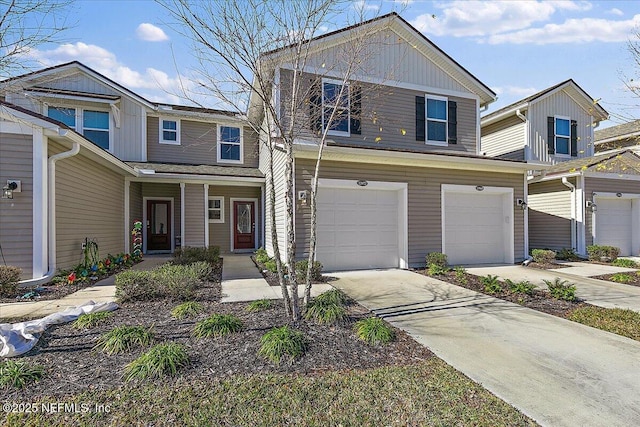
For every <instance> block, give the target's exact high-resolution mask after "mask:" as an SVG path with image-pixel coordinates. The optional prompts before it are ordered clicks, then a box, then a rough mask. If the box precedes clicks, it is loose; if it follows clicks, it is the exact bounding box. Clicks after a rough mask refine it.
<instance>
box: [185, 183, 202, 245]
mask: <svg viewBox="0 0 640 427" xmlns="http://www.w3.org/2000/svg"><path fill="white" fill-rule="evenodd" d="M204 210H205V204H204V186H203V185H200V184H187V185H185V187H184V228H185V230H184V245H185V246H197V247H203V246H204V218H205V214H204Z"/></svg>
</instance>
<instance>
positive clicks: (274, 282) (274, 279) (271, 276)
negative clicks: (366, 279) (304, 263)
mask: <svg viewBox="0 0 640 427" xmlns="http://www.w3.org/2000/svg"><path fill="white" fill-rule="evenodd" d="M251 260H252V261H253V263H254V264H255V265H256V268H257V269H258V270H260V273H262V277H264V280H266V281H267V283H268V284H269V286H278V287H280V279H278V273H272V272H270V271H269V270H267V269H266V267H265V266H264V264H261V263H259V262H258V261H257V260H256V257H255V256H253V255H252V256H251ZM332 280H334V278H333V277H331V276H324V275H323V276H322V278H321V279H320V280H312V281H311V283H312V284H314V285H315V284H321V283H328V282H331V281H332ZM298 282H299V284H304V279H303V280H300V279H298Z"/></svg>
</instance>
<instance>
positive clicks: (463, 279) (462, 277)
mask: <svg viewBox="0 0 640 427" xmlns="http://www.w3.org/2000/svg"><path fill="white" fill-rule="evenodd" d="M453 271H455V273H456V280H457V281H458V282H460V283H462V284H463V285H466V284H467V283H468V282H469V281H468V280H467V270H465V269H464V267H456V268H454V269H453Z"/></svg>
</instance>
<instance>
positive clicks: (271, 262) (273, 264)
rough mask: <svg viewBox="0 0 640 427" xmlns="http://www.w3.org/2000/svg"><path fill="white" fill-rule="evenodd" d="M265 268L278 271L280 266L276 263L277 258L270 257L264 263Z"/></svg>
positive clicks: (274, 271)
mask: <svg viewBox="0 0 640 427" xmlns="http://www.w3.org/2000/svg"><path fill="white" fill-rule="evenodd" d="M264 268H266V269H267V270H268V271H270V272H272V273H277V272H278V266H277V265H276V260H274V259H270V260H269V261H267V262H265V263H264Z"/></svg>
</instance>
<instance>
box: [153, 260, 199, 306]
mask: <svg viewBox="0 0 640 427" xmlns="http://www.w3.org/2000/svg"><path fill="white" fill-rule="evenodd" d="M209 272H210V267H209V264H207V263H206V262H203V261H200V262H196V263H192V264H188V265H182V264H180V265H172V264H164V265H161V266H160V267H158V268H156V269H155V270H154V271H153V278H154V280H155V281H156V283H158V284H159V286H160V289H161V290H162V291H161V292H162V294H163V296H164V297H168V298H171V299H173V300H176V301H186V300H190V299H193V297H194V295H195V291H196V289H197V288H198V287H199V285H200V284H201V283H202V280H204V278H205V277H207V276H208V275H209Z"/></svg>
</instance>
